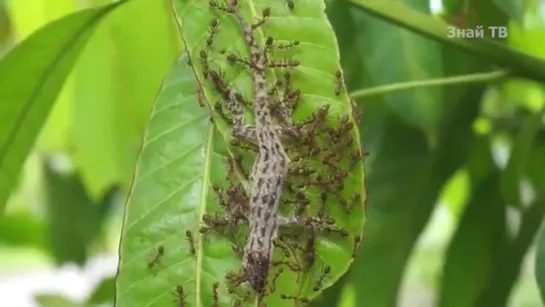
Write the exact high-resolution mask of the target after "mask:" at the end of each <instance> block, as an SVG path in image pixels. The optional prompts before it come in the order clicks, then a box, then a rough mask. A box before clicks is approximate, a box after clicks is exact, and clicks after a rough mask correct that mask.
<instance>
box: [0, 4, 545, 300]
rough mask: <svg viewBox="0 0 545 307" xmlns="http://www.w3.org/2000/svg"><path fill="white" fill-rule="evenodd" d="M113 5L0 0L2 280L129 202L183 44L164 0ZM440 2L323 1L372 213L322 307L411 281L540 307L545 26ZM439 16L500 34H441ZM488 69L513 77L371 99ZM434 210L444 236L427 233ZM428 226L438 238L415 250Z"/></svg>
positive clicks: (503, 12) (50, 256) (528, 16)
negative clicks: (436, 8) (435, 5)
mask: <svg viewBox="0 0 545 307" xmlns="http://www.w3.org/2000/svg"><path fill="white" fill-rule="evenodd" d="M110 3H111V1H106V0H92V1H87V3H86V5H85V6H82V4H81V1H75V0H56V1H54V3H53V2H51V1H47V0H33V1H18V0H4V1H0V56H3V57H1V58H0V209H3V208H4V207H5V210H2V212H3V216H2V217H1V218H0V250H1V251H0V270H2V272H7V271H8V270H13V271H16V270H18V269H21V268H28V267H30V266H42V265H44V264H48V263H50V262H51V263H56V264H64V263H67V262H75V263H78V264H80V265H83V264H85V263H87V261H88V259H89V258H90V257H92V256H94V255H96V254H97V253H99V252H104V251H109V252H114V251H115V249H116V248H117V244H118V241H119V235H120V232H119V227H120V223H121V217H120V215H119V211H120V210H122V208H121V206H120V202H119V201H117V200H116V198H115V195H117V194H121V195H122V196H123V197H125V196H126V195H127V194H128V192H129V189H130V185H131V178H132V175H133V172H134V167H135V163H136V159H137V157H138V154H139V151H140V147H141V142H142V139H143V134H144V129H145V127H146V125H147V123H148V119H149V113H150V110H151V107H152V103H153V101H154V99H155V95H156V93H157V91H158V89H159V88H160V85H161V81H162V80H163V78H164V76H165V75H166V73H167V72H168V71H169V69H170V68H171V67H172V65H173V63H174V62H175V60H176V59H177V58H178V57H179V55H180V54H181V51H182V45H181V42H180V39H179V33H178V29H177V26H176V24H175V22H174V19H173V16H172V12H171V6H170V3H169V1H157V0H131V1H126V2H122V3H116V4H110ZM296 5H297V3H296ZM443 5H444V8H443V11H442V12H441V14H440V15H436V16H430V15H431V13H430V12H429V3H428V1H423V0H405V1H403V3H402V2H401V1H397V2H396V3H393V2H392V1H388V0H375V1H362V0H359V1H358V0H353V1H344V0H331V1H327V11H326V13H327V16H328V18H329V20H330V22H331V23H332V26H333V28H334V30H335V33H336V35H337V39H338V44H339V48H340V52H341V61H342V65H343V68H344V72H345V79H346V83H347V86H348V88H349V90H350V91H352V92H356V91H357V92H360V91H361V90H364V93H365V92H366V93H367V94H365V95H362V96H361V97H362V98H356V100H357V102H358V103H359V105H360V106H361V107H362V108H363V110H364V123H363V125H362V126H361V127H360V131H361V137H362V144H364V147H365V149H366V150H367V151H369V152H370V156H369V157H368V158H367V160H366V171H367V191H368V199H369V200H368V205H369V219H368V221H367V225H366V228H365V238H364V241H363V244H362V245H361V248H360V251H359V253H358V257H357V260H356V262H355V263H354V264H353V265H352V267H351V269H350V270H349V272H348V273H347V274H346V275H345V276H344V277H343V278H342V279H341V280H340V281H339V282H337V283H336V284H335V285H333V286H332V287H331V288H329V289H327V290H326V291H325V292H324V293H323V294H322V295H321V297H320V298H319V299H318V300H316V301H315V302H313V303H312V304H313V305H314V306H334V305H335V304H338V305H339V306H343V307H348V306H369V307H388V306H396V305H398V306H399V304H400V303H399V302H400V301H401V299H400V296H401V295H400V293H401V289H402V287H403V286H405V285H406V284H407V283H409V284H413V283H414V282H415V279H418V280H417V281H418V283H419V284H423V285H425V286H426V287H427V288H428V289H429V290H430V292H431V293H432V294H433V296H434V297H435V302H434V303H432V304H431V305H432V306H440V307H446V306H456V307H465V306H467V307H470V306H476V307H477V306H478V307H480V306H506V305H511V306H521V307H522V306H542V305H543V304H542V303H541V300H540V298H539V297H538V295H539V292H538V291H536V288H539V289H540V290H541V296H542V297H544V295H545V235H543V234H542V233H541V234H540V235H539V236H537V246H536V247H535V249H536V252H535V253H536V256H535V277H536V278H535V280H534V279H533V278H532V277H531V278H528V276H529V275H528V274H527V273H525V271H527V270H525V267H527V265H525V261H524V259H525V257H526V256H528V255H529V256H530V257H532V258H531V259H532V263H533V260H534V257H533V256H534V252H533V244H534V239H535V238H536V234H537V233H538V231H539V229H540V224H541V221H542V218H543V214H544V208H545V207H544V206H545V204H544V201H545V172H543V171H542V170H543V167H545V150H544V149H545V137H544V133H543V128H544V125H543V106H544V104H543V101H544V98H545V92H544V89H543V85H542V82H543V77H544V76H545V69H544V68H543V67H545V63H544V62H543V61H542V60H540V58H543V57H544V56H545V44H543V41H544V40H543V38H544V37H545V22H544V19H543V17H542V16H540V15H539V10H538V1H516V0H495V1H477V0H473V1H470V0H444V1H443ZM84 9H85V10H84ZM443 20H444V21H446V22H449V23H451V24H456V25H457V26H460V27H465V28H474V27H476V26H477V25H492V26H506V27H508V33H509V35H508V37H507V38H506V39H504V40H498V41H496V42H492V41H490V40H484V39H448V38H447V37H446V25H445V24H444V22H443ZM498 69H501V72H506V73H512V75H510V77H509V78H507V79H505V78H499V77H495V78H491V79H490V80H489V82H484V81H483V80H480V81H479V82H460V83H459V84H449V86H427V87H425V86H418V87H417V88H412V89H406V90H404V91H392V92H387V93H383V92H381V94H373V90H376V88H377V87H380V86H383V85H388V84H392V83H399V82H414V81H423V80H424V81H425V80H428V79H432V78H435V79H438V78H443V77H449V76H455V75H470V74H475V73H483V72H491V71H500V70H498ZM498 76H505V75H503V74H500V75H498ZM468 78H469V77H468ZM8 197H9V200H8ZM445 208H446V210H445ZM441 210H443V211H446V212H447V213H446V214H447V215H448V216H449V218H450V219H451V220H452V221H453V228H454V232H453V234H452V236H451V235H450V234H446V235H445V234H440V232H441V231H442V230H441V229H440V228H441V227H437V226H436V225H433V223H432V225H429V222H430V220H431V217H435V216H436V214H437V212H440V211H441ZM434 220H435V219H434ZM440 226H444V225H440ZM426 227H432V228H431V233H432V234H435V236H436V237H439V239H437V238H436V240H439V243H434V244H432V245H430V244H427V243H425V242H424V241H425V240H424V239H426V236H425V235H424V234H429V230H430V229H428V231H425V230H426ZM542 232H543V231H542ZM415 272H416V273H415ZM415 275H416V277H415ZM517 284H518V285H519V286H516V285H517ZM113 285H114V280H113V278H109V279H106V280H105V281H104V282H103V283H102V284H100V285H99V286H97V288H96V290H95V291H94V294H93V295H91V297H90V299H89V301H88V302H87V303H86V304H87V305H89V306H91V305H94V304H101V303H105V302H108V301H111V300H112V299H113V295H114V291H113V289H112V288H113ZM403 298H404V300H405V303H406V304H408V306H418V305H414V304H416V303H414V302H413V303H411V301H409V302H408V303H407V300H408V299H407V295H403ZM39 301H40V304H41V305H42V306H75V305H78V304H77V303H74V302H71V301H70V300H68V299H63V298H59V297H54V296H41V297H40V299H39Z"/></svg>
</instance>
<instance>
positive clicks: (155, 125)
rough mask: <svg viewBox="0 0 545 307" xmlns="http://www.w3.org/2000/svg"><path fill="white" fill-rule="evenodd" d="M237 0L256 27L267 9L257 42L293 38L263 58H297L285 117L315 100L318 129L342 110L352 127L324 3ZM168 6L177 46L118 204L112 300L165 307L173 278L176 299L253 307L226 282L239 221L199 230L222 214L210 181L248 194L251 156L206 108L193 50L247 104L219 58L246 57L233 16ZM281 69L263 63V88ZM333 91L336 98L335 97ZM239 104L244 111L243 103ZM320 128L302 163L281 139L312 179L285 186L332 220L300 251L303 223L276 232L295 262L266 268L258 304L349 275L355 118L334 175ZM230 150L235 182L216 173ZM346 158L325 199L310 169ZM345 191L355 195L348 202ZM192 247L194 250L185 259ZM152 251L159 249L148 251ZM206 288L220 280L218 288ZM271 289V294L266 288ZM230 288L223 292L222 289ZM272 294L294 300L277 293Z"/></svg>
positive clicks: (357, 220) (288, 197)
mask: <svg viewBox="0 0 545 307" xmlns="http://www.w3.org/2000/svg"><path fill="white" fill-rule="evenodd" d="M239 2H240V10H241V12H242V15H243V16H244V17H245V19H246V20H247V22H249V23H251V22H254V23H255V22H257V21H258V20H259V18H260V17H261V11H262V9H263V8H265V7H266V6H269V7H270V12H271V14H270V17H269V19H268V20H267V22H266V23H265V24H264V25H262V26H261V27H259V28H258V29H256V30H255V31H254V35H255V37H256V41H257V42H258V43H259V45H263V43H264V42H265V40H266V37H268V36H271V37H273V39H274V43H275V44H289V43H290V42H293V41H299V42H300V43H299V44H298V45H297V46H295V47H293V48H286V49H281V50H280V49H278V48H277V49H276V50H274V51H273V52H272V53H271V54H270V55H269V60H270V61H283V60H288V59H296V60H298V61H299V62H300V65H299V66H298V67H296V68H293V69H290V70H289V71H290V74H291V85H292V88H296V89H299V90H300V91H301V98H300V100H299V103H298V105H297V108H296V109H295V111H294V113H293V120H294V122H295V123H301V122H302V121H304V120H307V119H309V118H310V117H311V116H312V115H313V114H314V113H316V112H317V111H318V110H319V109H320V107H321V106H324V105H329V106H330V107H329V113H328V115H327V117H326V120H325V123H324V124H322V126H324V127H330V128H329V129H330V130H332V129H337V128H338V126H339V121H340V117H341V116H346V118H348V119H349V122H350V123H352V122H353V116H352V109H351V104H350V101H349V98H348V96H347V94H346V89H345V87H344V82H342V79H341V80H340V81H339V80H338V79H337V78H336V71H337V70H338V69H339V53H338V49H337V45H336V44H337V43H336V39H335V36H334V33H333V30H332V29H331V26H330V24H329V22H328V20H327V18H326V16H325V13H324V8H325V6H324V3H323V2H321V1H309V0H307V1H297V2H296V3H295V7H294V8H293V10H290V9H289V7H288V6H287V2H285V1H275V2H270V1H269V2H267V1H254V2H249V1H239ZM265 4H266V5H265ZM173 8H174V11H175V14H176V19H177V22H178V24H179V26H180V32H181V36H182V39H183V41H184V44H185V47H186V51H187V53H186V54H185V55H184V56H182V57H181V58H180V60H179V61H178V62H177V63H176V65H175V66H174V67H173V68H172V70H171V73H170V74H169V76H168V77H167V78H166V79H165V81H164V83H163V88H162V89H161V91H160V93H159V95H158V97H157V100H156V103H155V106H154V108H153V111H152V116H151V118H150V121H149V123H148V128H147V132H146V136H145V140H144V145H143V148H142V152H141V155H140V158H139V162H138V164H137V170H136V174H135V178H134V182H133V188H132V191H131V195H130V197H129V200H128V202H127V207H126V213H125V221H124V226H123V234H122V242H121V246H120V257H121V259H120V267H119V274H118V280H117V290H116V291H117V293H116V294H117V295H116V306H135V304H137V305H139V306H176V303H175V301H176V300H177V298H176V296H175V294H173V293H175V289H176V287H177V286H178V285H180V286H182V287H178V288H179V290H181V288H183V292H184V295H185V299H184V305H183V306H232V305H233V304H235V302H237V301H242V300H245V299H246V300H245V301H244V303H243V304H242V305H244V306H253V305H256V303H255V299H254V296H253V295H252V296H248V297H247V295H246V293H251V292H248V290H249V289H250V288H249V287H247V286H246V285H245V284H242V285H240V286H237V287H234V288H233V287H232V285H231V284H230V283H228V282H227V281H226V275H227V274H228V273H229V272H233V273H239V272H240V270H241V258H240V255H239V253H238V252H237V251H236V250H237V249H239V250H240V249H242V248H243V247H244V244H245V239H246V235H247V226H246V225H245V223H240V224H238V225H236V226H233V227H228V228H227V229H224V230H223V228H221V229H220V228H217V229H216V228H213V230H212V231H210V232H208V233H206V234H201V232H199V230H202V226H203V222H201V221H202V218H203V216H204V215H205V214H209V215H211V216H217V217H222V216H225V212H224V210H223V209H222V208H221V206H220V204H219V201H218V199H219V197H218V196H217V195H216V193H215V191H214V188H213V187H214V185H216V187H217V186H220V187H221V188H222V189H223V190H225V189H228V188H229V187H232V186H239V187H242V188H243V191H244V193H245V196H246V197H247V196H248V195H249V191H248V186H249V185H250V184H251V182H248V181H249V180H248V177H249V176H248V175H249V172H250V170H251V167H252V164H253V161H254V160H255V154H254V153H253V151H251V150H245V149H241V147H239V146H233V144H232V142H233V141H234V139H233V137H232V136H231V131H230V127H229V120H228V117H229V116H227V117H225V116H224V114H223V112H220V109H218V108H217V104H216V103H217V102H219V101H220V100H221V99H220V95H219V93H218V92H217V91H216V90H215V88H214V86H213V84H212V83H211V82H210V80H208V79H206V78H205V75H204V69H203V62H204V61H203V60H202V56H201V50H202V51H203V52H205V53H206V58H207V65H208V66H209V69H212V70H217V71H221V73H222V74H223V75H224V80H225V82H226V83H227V84H228V85H229V86H230V87H232V88H233V89H235V90H236V91H237V92H238V93H240V94H241V95H242V96H243V97H244V98H245V99H246V100H249V101H251V97H252V96H253V85H252V77H251V73H250V70H249V68H245V67H244V66H242V65H240V66H236V65H230V64H229V63H228V61H227V60H226V56H227V55H228V54H231V53H232V54H235V55H237V56H240V57H242V58H248V51H247V47H246V45H245V44H244V42H243V36H242V30H241V28H240V25H239V24H238V23H237V22H236V19H235V18H234V17H233V16H232V15H231V14H228V13H225V12H221V11H218V10H214V9H212V8H210V6H209V3H208V2H207V1H197V0H194V1H181V0H180V1H173ZM214 19H216V20H218V31H217V33H216V34H215V35H213V37H212V44H211V46H208V44H207V40H208V38H210V35H209V33H210V32H209V28H210V24H211V21H212V20H214ZM286 71H288V69H285V68H284V69H269V70H268V72H267V73H268V75H267V78H268V80H267V81H268V82H267V83H268V84H269V85H270V86H273V85H274V84H275V81H276V80H280V79H282V78H283V76H284V73H285V72H286ZM339 84H340V86H339ZM197 88H199V89H200V90H202V95H200V94H198V93H197ZM336 91H340V93H339V94H338V95H336ZM199 104H203V106H204V107H201V106H199ZM246 111H247V112H246V113H247V114H248V115H250V114H251V110H250V109H249V108H247V110H246ZM227 113H228V112H227ZM210 115H211V117H212V118H210ZM250 117H251V116H250ZM211 122H213V123H214V124H212V123H211ZM322 126H320V127H322ZM322 133H323V134H321V135H318V136H316V138H315V139H316V141H317V144H318V145H320V146H319V147H320V149H321V153H315V154H314V155H313V156H309V155H308V154H307V155H306V156H305V157H304V159H301V162H297V163H295V162H294V161H296V159H295V156H296V155H298V154H299V155H302V154H303V152H304V153H305V154H306V153H307V152H306V151H308V150H309V149H308V148H302V147H301V146H298V145H297V144H298V143H297V142H293V143H289V144H284V146H285V147H286V148H287V149H288V154H289V155H290V158H292V164H293V165H297V166H305V167H310V168H313V169H314V171H315V174H314V175H308V176H296V175H293V174H292V175H290V177H288V182H287V184H286V186H291V187H292V188H293V187H294V186H295V190H297V191H300V192H302V193H303V194H304V196H305V198H307V199H308V200H309V201H310V204H309V205H308V206H307V207H306V212H307V213H306V215H305V216H306V217H309V216H314V217H315V218H316V215H317V213H318V211H320V209H321V208H323V207H325V210H322V211H323V215H322V217H324V216H327V217H330V218H331V219H333V220H334V221H335V224H334V230H332V231H318V232H317V236H318V237H317V240H316V243H315V246H314V248H313V249H314V252H313V253H311V252H312V251H308V249H307V248H306V247H307V241H308V236H309V231H308V230H307V229H305V228H303V227H298V226H296V227H292V228H294V229H291V228H290V229H280V233H279V234H280V238H282V237H283V236H284V235H286V237H287V235H289V234H296V235H297V236H296V237H295V239H294V238H290V240H286V241H284V242H285V243H286V245H287V247H284V248H280V247H278V248H275V250H274V256H273V258H274V260H276V261H286V262H289V263H291V264H293V265H298V266H299V269H298V270H292V269H291V268H290V267H288V266H272V267H271V269H270V270H269V279H268V287H267V288H268V292H269V293H268V294H267V296H266V297H265V300H264V302H265V304H266V305H268V306H277V305H286V304H293V305H299V303H301V298H305V299H309V300H310V299H312V298H314V297H316V296H317V295H318V294H320V293H321V291H323V289H325V288H327V287H329V286H331V285H332V284H333V283H335V282H336V281H337V280H338V279H339V278H340V277H341V276H342V275H343V274H344V273H345V272H346V271H347V270H348V267H349V265H350V264H351V262H352V260H353V256H354V255H353V254H354V250H355V247H357V244H355V241H357V240H356V238H361V236H362V231H363V225H364V222H365V208H364V204H365V201H366V195H365V189H364V170H363V163H362V161H361V159H350V158H349V156H350V155H349V154H350V153H353V152H358V153H359V152H360V144H359V136H358V132H357V129H356V125H353V126H352V128H351V129H349V130H348V132H347V133H346V135H344V137H343V138H342V140H343V141H345V142H348V141H349V139H351V140H352V141H351V142H349V145H348V146H347V148H344V149H343V150H346V152H344V151H342V152H341V151H338V152H337V153H338V154H339V157H340V160H339V161H336V163H337V164H338V167H339V169H338V170H336V171H335V170H333V169H331V168H330V167H328V166H327V165H325V164H324V163H323V162H321V160H322V159H324V157H325V156H326V155H327V154H329V153H331V152H332V151H334V150H338V148H335V146H337V147H338V144H331V143H330V142H332V140H331V137H329V136H328V135H327V134H326V133H325V132H322ZM235 141H236V140H235ZM301 143H303V140H301ZM334 145H335V146H334ZM232 157H241V158H242V163H241V167H237V168H236V174H237V176H236V178H238V179H237V180H233V179H232V178H231V179H229V180H227V178H226V174H227V173H228V170H229V168H230V167H229V164H230V163H229V161H230V158H232ZM352 161H355V162H354V163H352ZM298 163H299V164H298ZM351 165H354V166H353V167H352V168H351V169H350V170H349V171H348V176H347V177H346V178H345V179H341V181H342V188H340V189H339V191H338V192H337V195H336V196H335V195H334V194H333V193H326V192H327V189H326V185H325V184H322V185H319V184H317V183H316V184H311V183H310V182H311V181H313V180H314V181H316V180H317V179H316V176H321V177H322V179H328V178H330V177H332V176H334V175H335V174H336V173H340V172H341V169H347V168H348V167H349V166H351ZM288 191H289V189H288V188H287V187H286V188H285V189H284V193H283V197H282V202H281V207H280V211H281V213H282V214H283V215H285V216H288V215H291V214H293V212H294V208H295V207H296V206H297V204H296V203H295V200H294V195H293V194H294V193H292V192H288ZM322 194H325V195H327V201H326V204H325V206H323V205H322V200H321V199H322ZM356 195H359V198H357V199H356V198H355V197H356ZM354 199H356V201H353V200H354ZM347 208H348V209H347ZM186 231H190V232H191V235H192V238H193V239H192V240H188V239H187V237H186ZM340 232H343V233H344V235H342V233H341V234H339V233H340ZM192 246H193V247H194V248H195V251H196V253H195V254H192V251H191V248H192ZM159 247H162V248H163V251H164V253H163V255H162V256H160V257H157V255H158V248H159ZM309 254H313V255H314V259H315V260H314V262H313V263H309V262H308V261H305V259H308V258H309ZM157 258H158V259H157ZM154 260H157V261H154ZM150 264H152V268H151V269H150V268H149V266H150ZM325 267H329V268H330V272H329V273H328V274H327V275H325V276H322V275H323V271H324V268H325ZM280 269H282V273H281V274H280V273H279V272H280V271H281V270H280ZM276 277H277V278H276ZM274 279H276V282H273V280H274ZM215 283H219V286H218V288H217V290H215V288H214V284H215ZM317 284H318V285H317ZM273 285H274V288H275V291H274V292H272V293H270V292H271V291H272V287H273ZM317 286H318V287H317ZM229 288H231V289H232V290H233V292H232V293H229V292H228V289H229ZM315 288H316V289H315ZM214 292H217V295H215V294H214ZM282 295H285V296H286V295H287V296H293V297H296V298H297V299H282ZM242 305H241V306H242ZM178 306H181V304H180V303H178Z"/></svg>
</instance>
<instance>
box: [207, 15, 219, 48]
mask: <svg viewBox="0 0 545 307" xmlns="http://www.w3.org/2000/svg"><path fill="white" fill-rule="evenodd" d="M218 25H219V21H218V19H212V21H210V28H209V29H208V38H207V39H206V45H207V46H208V47H211V46H212V43H213V42H214V37H215V36H216V34H218V31H219V27H218Z"/></svg>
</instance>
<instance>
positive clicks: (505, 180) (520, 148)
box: [501, 112, 543, 206]
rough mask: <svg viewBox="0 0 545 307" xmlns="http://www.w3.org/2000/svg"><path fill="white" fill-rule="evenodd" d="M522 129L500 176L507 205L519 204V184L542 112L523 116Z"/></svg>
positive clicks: (541, 118) (539, 124) (540, 121)
mask: <svg viewBox="0 0 545 307" xmlns="http://www.w3.org/2000/svg"><path fill="white" fill-rule="evenodd" d="M524 118H525V120H524V121H523V124H522V127H521V129H520V131H519V133H518V135H517V136H516V137H515V142H514V146H513V149H512V152H511V155H510V157H509V161H508V163H507V166H506V167H505V170H504V171H503V173H502V176H501V188H502V195H503V197H504V200H505V202H506V203H507V204H510V205H515V206H518V205H520V204H521V203H520V202H521V196H520V195H519V194H520V182H521V179H522V177H523V175H524V173H525V170H526V165H527V161H528V159H529V157H530V154H531V151H532V145H533V143H534V137H535V135H536V133H537V132H538V130H539V128H540V126H541V123H542V121H543V115H542V112H538V113H530V114H527V115H525V116H524Z"/></svg>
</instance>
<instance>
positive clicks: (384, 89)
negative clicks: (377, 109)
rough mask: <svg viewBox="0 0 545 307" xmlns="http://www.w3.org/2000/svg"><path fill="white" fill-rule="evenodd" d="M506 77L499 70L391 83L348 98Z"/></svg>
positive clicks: (504, 73)
mask: <svg viewBox="0 0 545 307" xmlns="http://www.w3.org/2000/svg"><path fill="white" fill-rule="evenodd" d="M508 75H509V71H507V70H499V71H493V72H487V73H477V74H469V75H461V76H453V77H446V78H437V79H430V80H420V81H411V82H400V83H393V84H387V85H382V86H377V87H372V88H367V89H362V90H357V91H354V92H352V93H350V98H354V99H356V98H363V97H369V96H374V95H380V94H385V93H391V92H397V91H404V90H412V89H416V88H425V87H434V86H447V85H458V84H466V83H481V82H484V83H486V82H493V81H498V80H501V79H504V78H506V77H507V76H508Z"/></svg>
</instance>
